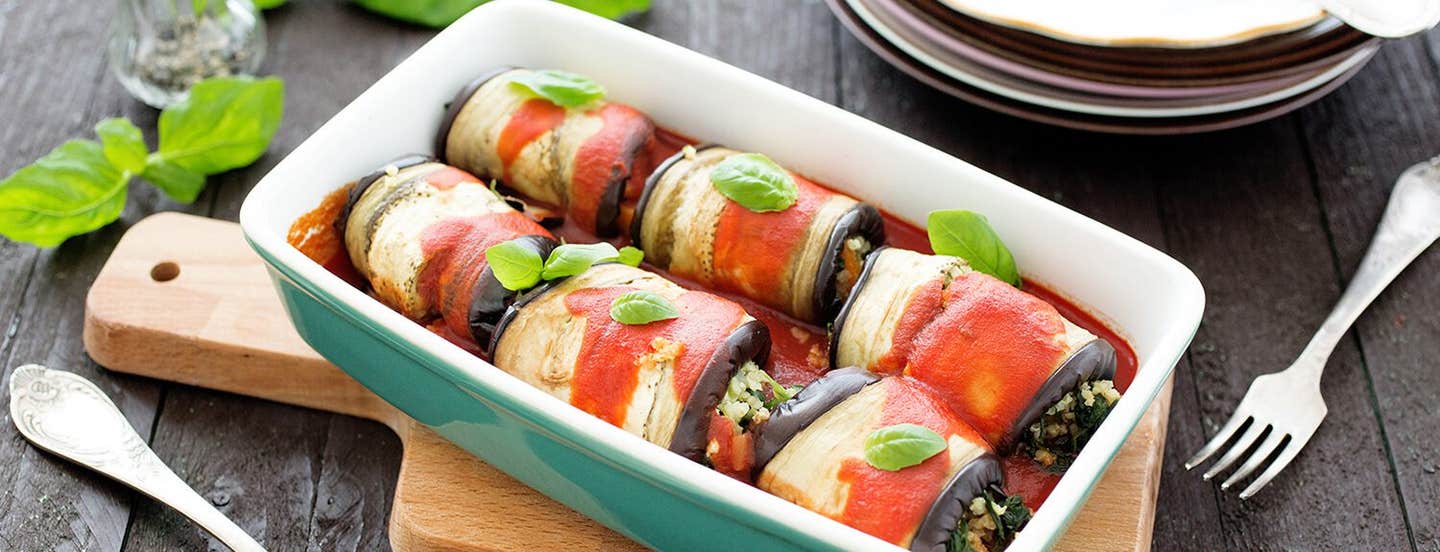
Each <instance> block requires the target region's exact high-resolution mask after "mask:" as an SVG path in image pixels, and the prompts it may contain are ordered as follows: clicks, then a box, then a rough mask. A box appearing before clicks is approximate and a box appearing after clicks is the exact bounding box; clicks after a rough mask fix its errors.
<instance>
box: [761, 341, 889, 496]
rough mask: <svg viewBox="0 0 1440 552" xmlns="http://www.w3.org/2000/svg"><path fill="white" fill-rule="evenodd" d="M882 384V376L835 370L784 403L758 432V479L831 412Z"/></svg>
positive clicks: (857, 370) (854, 368)
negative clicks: (782, 452)
mask: <svg viewBox="0 0 1440 552" xmlns="http://www.w3.org/2000/svg"><path fill="white" fill-rule="evenodd" d="M877 381H880V376H879V375H876V374H875V373H873V372H870V371H869V370H866V369H864V368H860V367H858V366H851V367H848V368H840V369H838V370H831V371H830V372H829V373H827V374H825V375H824V376H821V377H820V379H817V380H815V381H814V382H813V383H811V384H810V385H807V386H805V388H804V389H801V390H800V392H799V393H797V394H796V395H795V396H794V397H791V398H790V400H788V401H785V402H783V403H780V405H779V406H776V407H775V410H774V412H771V413H770V419H768V420H765V421H764V422H763V423H761V424H760V425H759V427H758V428H756V429H755V466H754V474H755V475H756V476H758V475H759V474H760V472H762V471H764V470H765V466H766V465H767V464H769V463H770V461H771V460H773V459H774V458H775V455H776V454H779V453H780V450H781V449H783V448H785V445H786V444H788V443H790V440H791V439H794V438H795V435H797V434H799V433H800V432H801V431H804V430H805V428H807V427H810V424H812V423H815V420H818V419H819V418H820V416H822V415H824V414H825V413H826V412H829V411H830V409H831V408H835V406H836V405H838V404H840V403H842V402H844V401H845V399H848V398H850V396H851V395H854V394H856V393H859V392H860V390H861V389H864V388H865V386H867V385H870V384H872V383H875V382H877Z"/></svg>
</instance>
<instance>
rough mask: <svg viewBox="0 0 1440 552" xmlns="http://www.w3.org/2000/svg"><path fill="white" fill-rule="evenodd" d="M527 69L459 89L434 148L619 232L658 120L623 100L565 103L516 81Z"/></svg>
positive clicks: (585, 222) (605, 232) (602, 232)
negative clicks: (629, 190)
mask: <svg viewBox="0 0 1440 552" xmlns="http://www.w3.org/2000/svg"><path fill="white" fill-rule="evenodd" d="M528 71H529V70H528V69H515V68H502V69H499V70H497V71H493V72H491V73H489V74H486V75H485V76H482V77H481V78H480V79H477V80H476V81H475V82H472V83H471V84H470V85H469V86H467V87H465V88H464V89H463V90H461V91H460V94H459V95H457V96H456V98H455V99H454V100H453V102H452V103H451V104H450V108H449V111H450V113H448V114H447V117H446V120H445V124H443V125H442V126H441V129H440V132H439V135H438V137H437V139H436V153H437V154H438V155H440V156H441V158H442V159H444V160H445V161H446V162H448V163H450V164H453V165H455V166H457V167H460V168H462V169H465V170H468V171H472V172H474V173H475V174H479V175H482V176H486V177H489V178H499V179H501V180H504V181H505V184H506V185H507V186H509V187H510V188H513V189H514V190H515V191H517V192H519V193H520V194H521V195H524V196H526V197H527V198H529V199H531V200H534V201H538V202H541V203H546V204H549V205H552V206H556V207H563V208H565V210H566V212H567V213H568V216H569V217H570V218H572V219H573V220H574V221H575V223H576V224H577V225H578V226H579V227H580V228H581V229H583V230H586V231H590V232H594V233H596V234H597V235H599V236H602V237H606V236H611V235H614V234H616V233H617V232H618V230H619V228H618V226H617V219H618V218H619V215H620V204H621V202H622V201H623V200H624V198H625V194H626V188H627V184H628V183H629V182H630V181H631V179H632V178H634V179H637V182H636V184H635V187H636V188H637V189H638V188H639V185H640V184H639V182H638V179H639V178H643V175H642V174H639V173H642V172H644V170H645V168H647V167H648V166H649V160H648V152H649V148H648V147H647V146H649V145H650V144H651V143H652V142H653V141H654V139H655V123H654V122H652V121H651V120H650V118H649V117H647V116H645V114H643V113H641V112H639V111H637V110H635V109H634V108H632V107H630V106H627V105H624V104H619V103H611V102H603V101H597V102H592V103H590V104H587V105H583V106H579V107H571V108H566V107H561V106H559V105H556V104H554V103H551V102H550V101H549V100H546V99H544V98H538V97H535V96H534V95H533V94H531V93H529V92H527V91H526V90H524V89H523V88H521V87H518V86H512V85H511V82H512V81H513V80H514V78H515V77H516V76H518V75H521V74H523V73H525V72H528ZM637 167H639V168H638V169H637ZM637 192H638V190H637Z"/></svg>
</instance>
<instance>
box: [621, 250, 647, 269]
mask: <svg viewBox="0 0 1440 552" xmlns="http://www.w3.org/2000/svg"><path fill="white" fill-rule="evenodd" d="M615 260H617V261H620V262H621V263H624V264H627V265H630V266H640V262H641V261H644V260H645V252H644V251H641V250H640V249H638V248H635V247H631V246H629V245H627V246H625V247H621V248H620V254H619V255H618V256H616V259H615Z"/></svg>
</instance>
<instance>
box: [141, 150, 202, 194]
mask: <svg viewBox="0 0 1440 552" xmlns="http://www.w3.org/2000/svg"><path fill="white" fill-rule="evenodd" d="M143 168H144V171H143V172H141V173H140V178H144V179H145V180H146V181H147V182H149V183H151V184H154V185H155V187H156V188H160V191H162V192H165V195H168V196H170V198H171V199H174V200H175V201H179V202H180V203H194V202H195V198H196V197H199V195H200V191H201V190H204V189H205V175H203V174H200V173H197V172H195V171H191V170H188V169H185V168H182V167H180V166H179V165H176V164H174V163H170V162H168V161H164V160H162V159H160V157H159V156H156V155H151V156H150V157H149V158H147V160H146V163H145V165H144V167H143Z"/></svg>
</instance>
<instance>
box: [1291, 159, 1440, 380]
mask: <svg viewBox="0 0 1440 552" xmlns="http://www.w3.org/2000/svg"><path fill="white" fill-rule="evenodd" d="M1437 238H1440V157H1437V158H1435V159H1431V160H1430V161H1429V162H1428V163H1423V164H1420V165H1416V166H1415V167H1412V168H1411V169H1410V170H1407V171H1405V174H1403V175H1401V176H1400V179H1399V181H1398V182H1396V184H1395V191H1393V192H1391V194H1390V202H1389V204H1387V205H1386V206H1385V214H1384V215H1382V216H1381V217H1380V226H1379V228H1377V229H1376V230H1375V237H1374V238H1373V239H1371V241H1370V249H1369V250H1367V251H1366V252H1365V258H1364V259H1362V260H1361V261H1360V267H1359V268H1358V269H1356V270H1355V276H1354V277H1353V278H1351V279H1350V285H1349V286H1347V287H1346V288H1345V293H1344V295H1341V296H1340V301H1339V302H1338V303H1336V305H1335V309H1334V310H1332V311H1330V316H1329V317H1327V318H1326V319H1325V323H1324V324H1323V325H1321V326H1320V330H1319V331H1317V332H1315V337H1313V338H1312V339H1311V340H1310V344H1309V345H1306V346H1305V350H1304V351H1303V352H1301V353H1300V358H1299V359H1298V360H1297V361H1296V363H1295V364H1296V365H1299V366H1304V367H1306V368H1308V369H1310V370H1313V371H1315V372H1319V371H1320V370H1321V369H1323V368H1324V367H1325V362H1326V360H1327V359H1328V358H1329V357H1330V353H1331V352H1332V351H1334V349H1335V345H1336V344H1337V343H1339V342H1340V338H1341V337H1342V336H1344V335H1345V332H1346V331H1348V330H1349V329H1350V326H1351V325H1352V324H1354V323H1355V320H1356V319H1357V318H1359V317H1360V313H1362V312H1364V311H1365V308H1366V307H1368V306H1370V303H1371V302H1372V301H1374V300H1375V298H1376V297H1378V296H1379V295H1380V292H1381V291H1383V290H1384V289H1385V287H1386V286H1388V285H1390V282H1391V281H1393V280H1394V279H1395V277H1396V276H1398V275H1400V272H1401V271H1402V270H1404V269H1405V267H1406V266H1408V265H1409V264H1410V263H1411V261H1414V260H1415V257H1417V256H1419V255H1420V253H1421V252H1423V251H1425V248H1427V247H1429V246H1430V244H1432V243H1434V242H1435V240H1436V239H1437Z"/></svg>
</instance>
